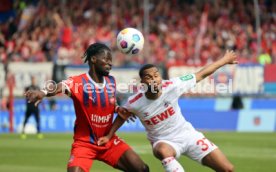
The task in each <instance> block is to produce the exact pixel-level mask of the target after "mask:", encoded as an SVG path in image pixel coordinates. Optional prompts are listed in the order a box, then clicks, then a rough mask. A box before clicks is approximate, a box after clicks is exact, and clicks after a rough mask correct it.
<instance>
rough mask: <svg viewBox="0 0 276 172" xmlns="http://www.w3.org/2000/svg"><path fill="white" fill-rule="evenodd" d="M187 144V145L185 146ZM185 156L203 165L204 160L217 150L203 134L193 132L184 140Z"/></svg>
mask: <svg viewBox="0 0 276 172" xmlns="http://www.w3.org/2000/svg"><path fill="white" fill-rule="evenodd" d="M185 142H186V144H184V143H185ZM183 145H185V146H184V147H183V154H185V155H187V156H188V157H189V158H191V159H193V160H195V161H197V162H199V163H200V164H202V159H203V158H204V157H205V156H207V155H208V154H210V153H211V152H213V151H214V150H215V149H217V146H216V145H215V144H214V143H212V142H211V141H210V140H208V139H207V138H206V137H205V136H204V135H203V134H202V133H201V132H198V131H193V132H191V133H190V134H189V136H188V137H186V138H185V139H184V140H183Z"/></svg>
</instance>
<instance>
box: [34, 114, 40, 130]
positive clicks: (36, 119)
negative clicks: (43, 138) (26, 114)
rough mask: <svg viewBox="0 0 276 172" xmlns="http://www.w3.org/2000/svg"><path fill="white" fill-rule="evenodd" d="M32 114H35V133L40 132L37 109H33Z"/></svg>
mask: <svg viewBox="0 0 276 172" xmlns="http://www.w3.org/2000/svg"><path fill="white" fill-rule="evenodd" d="M34 115H35V122H36V129H37V133H40V117H39V111H38V110H35V111H34Z"/></svg>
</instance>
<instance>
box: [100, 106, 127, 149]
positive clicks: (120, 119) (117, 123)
mask: <svg viewBox="0 0 276 172" xmlns="http://www.w3.org/2000/svg"><path fill="white" fill-rule="evenodd" d="M117 113H118V115H117V117H116V119H115V120H114V122H113V124H112V127H111V129H110V131H109V133H108V134H107V135H106V136H104V137H101V138H99V140H98V145H99V146H101V145H105V144H106V143H107V142H108V141H109V140H110V139H111V138H112V136H113V135H114V134H115V132H116V131H117V130H118V129H119V128H120V127H121V126H122V125H123V124H124V122H125V121H126V119H127V117H128V116H130V115H131V113H130V112H129V111H128V110H127V109H125V108H123V107H119V108H118V112H117Z"/></svg>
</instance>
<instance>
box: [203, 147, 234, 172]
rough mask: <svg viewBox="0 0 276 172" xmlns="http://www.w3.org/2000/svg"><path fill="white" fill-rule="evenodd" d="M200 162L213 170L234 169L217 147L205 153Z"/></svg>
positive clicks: (228, 171) (229, 170)
mask: <svg viewBox="0 0 276 172" xmlns="http://www.w3.org/2000/svg"><path fill="white" fill-rule="evenodd" d="M202 164H203V165H205V166H208V167H210V168H212V169H214V170H215V171H227V172H231V171H233V170H234V166H233V165H232V164H231V163H230V161H229V160H228V159H227V158H226V156H225V155H224V154H223V153H222V151H221V150H220V149H218V148H217V149H215V150H214V151H212V152H211V153H209V154H208V155H206V156H205V157H204V158H203V159H202Z"/></svg>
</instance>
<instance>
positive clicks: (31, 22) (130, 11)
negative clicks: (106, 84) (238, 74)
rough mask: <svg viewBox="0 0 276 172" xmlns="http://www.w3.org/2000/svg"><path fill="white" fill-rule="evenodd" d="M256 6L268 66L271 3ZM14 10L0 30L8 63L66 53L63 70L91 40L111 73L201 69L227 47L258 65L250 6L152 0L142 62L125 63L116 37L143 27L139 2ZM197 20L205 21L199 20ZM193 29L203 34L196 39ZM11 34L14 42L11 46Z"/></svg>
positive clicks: (275, 53) (275, 40) (273, 39)
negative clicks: (108, 50) (101, 47)
mask: <svg viewBox="0 0 276 172" xmlns="http://www.w3.org/2000/svg"><path fill="white" fill-rule="evenodd" d="M30 2H32V1H30ZM91 3H93V5H91ZM259 3H260V4H259V6H260V11H261V14H262V15H261V16H260V20H261V30H262V33H261V48H262V49H264V50H265V52H269V55H270V56H271V58H272V59H274V60H272V62H275V59H276V48H275V47H276V46H275V45H276V32H275V28H276V24H275V23H276V22H275V20H276V18H275V15H274V13H273V12H274V11H275V8H276V1H273V0H266V1H260V2H259ZM14 6H15V7H16V10H17V15H16V18H15V20H12V22H10V21H6V23H4V24H3V25H1V26H0V37H1V35H2V36H3V35H4V36H5V40H6V42H5V45H6V46H7V47H9V48H7V49H6V52H5V54H7V56H8V57H9V58H10V59H11V60H12V61H31V62H41V61H47V60H48V61H53V59H54V58H53V57H54V56H59V55H58V54H59V53H60V51H62V52H64V48H66V49H67V50H66V51H71V49H73V52H71V53H72V54H71V57H70V60H69V63H70V64H80V63H81V60H80V57H79V52H82V51H83V50H84V49H86V47H87V45H89V44H91V43H94V42H96V41H97V42H103V43H105V44H107V45H110V46H111V47H112V49H114V50H115V51H114V53H115V54H116V55H117V56H118V58H114V65H117V66H124V65H137V64H138V65H140V64H141V63H146V62H148V63H155V64H160V63H165V64H167V65H168V66H171V65H179V64H181V65H204V64H206V63H211V62H212V61H215V60H216V59H215V58H216V57H219V56H220V55H222V53H223V52H224V50H225V49H227V48H228V49H236V52H237V54H238V56H239V59H240V60H239V61H240V63H258V56H259V55H258V48H257V47H258V44H257V31H256V28H255V24H254V23H255V14H254V10H252V9H254V4H253V1H235V0H230V1H218V0H217V1H195V0H191V1H184V0H176V1H166V0H151V1H150V4H149V10H150V11H149V19H150V25H149V32H150V33H149V35H148V36H147V37H148V39H149V41H150V43H149V46H145V52H146V54H147V55H146V56H145V57H143V55H142V54H141V55H140V57H135V58H132V59H131V62H130V60H129V59H128V58H127V57H126V56H122V55H121V54H120V53H118V50H117V49H116V41H115V36H116V33H117V32H118V31H119V30H120V29H122V28H124V27H130V26H131V27H137V28H139V29H141V28H142V23H143V14H144V11H143V10H144V8H143V3H139V1H138V0H133V1H128V2H126V3H123V4H122V3H120V2H119V1H117V2H116V3H113V1H109V0H93V1H87V0H86V1H82V2H81V3H79V2H78V1H76V2H74V1H52V0H46V1H39V2H38V3H34V2H33V3H24V5H23V6H22V5H20V4H16V3H15V5H14ZM206 6H212V10H206V9H208V8H205V7H206ZM110 9H116V10H110ZM112 12H115V13H112ZM203 14H205V15H206V16H207V20H202V18H204V17H203V16H204V15H203ZM34 16H35V17H34ZM202 21H205V22H202ZM9 28H12V29H9ZM200 30H203V32H202V33H201V34H198V33H199V32H200ZM11 31H12V32H11ZM14 32H15V33H14ZM24 32H25V33H24ZM26 33H27V36H26ZM95 33H97V34H95ZM14 35H16V39H15V38H13V39H11V37H13V36H14ZM199 35H200V37H199ZM23 42H29V43H28V44H25V43H23ZM148 47H149V48H148ZM196 47H197V48H196ZM147 48H148V49H147ZM60 49H61V50H60ZM195 49H198V50H199V52H196V51H195ZM172 54H174V55H173V56H172ZM146 57H147V58H146Z"/></svg>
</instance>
